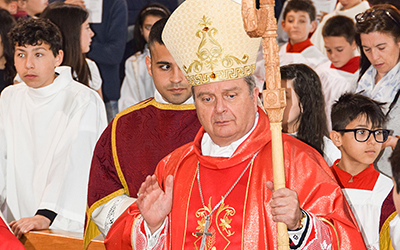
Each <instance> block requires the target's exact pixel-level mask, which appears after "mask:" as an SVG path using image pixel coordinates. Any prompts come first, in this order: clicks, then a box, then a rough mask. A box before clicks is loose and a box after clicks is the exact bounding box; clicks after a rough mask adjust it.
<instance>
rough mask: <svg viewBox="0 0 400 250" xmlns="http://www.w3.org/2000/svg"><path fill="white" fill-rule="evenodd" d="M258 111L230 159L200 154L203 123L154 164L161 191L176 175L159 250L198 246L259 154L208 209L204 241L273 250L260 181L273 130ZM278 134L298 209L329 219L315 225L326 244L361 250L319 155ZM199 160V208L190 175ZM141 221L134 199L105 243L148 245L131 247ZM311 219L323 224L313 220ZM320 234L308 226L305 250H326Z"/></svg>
mask: <svg viewBox="0 0 400 250" xmlns="http://www.w3.org/2000/svg"><path fill="white" fill-rule="evenodd" d="M258 112H259V114H260V119H259V123H258V124H257V126H256V128H255V130H254V131H253V132H252V133H251V134H250V136H249V137H248V138H247V139H246V140H245V141H244V142H243V143H242V144H241V145H240V146H239V147H238V149H237V150H236V151H235V153H234V154H233V155H232V157H230V158H218V157H209V156H203V155H201V149H200V147H201V146H200V145H201V139H202V137H203V134H204V133H205V131H204V129H203V128H201V129H200V131H199V132H198V134H197V135H196V138H195V140H194V142H193V143H189V144H186V145H184V146H182V147H180V148H179V149H177V150H175V151H174V152H173V153H171V154H170V155H168V156H167V157H165V158H164V159H163V160H162V161H161V162H160V163H159V165H158V167H157V169H156V172H155V173H156V175H157V176H158V180H159V183H160V186H161V188H163V184H164V182H165V179H166V177H167V176H168V175H174V177H175V181H174V190H173V191H174V195H173V206H172V211H171V213H170V215H169V216H168V227H167V228H166V229H164V230H166V232H165V233H166V234H165V236H164V234H162V235H161V238H163V237H165V243H164V244H163V246H162V249H174V250H175V249H198V247H199V245H200V241H201V236H199V237H196V234H195V233H196V232H202V230H203V229H204V215H207V214H208V213H209V211H210V210H211V209H212V208H213V207H214V206H215V205H216V204H217V203H218V202H219V201H220V198H221V196H223V195H225V193H226V191H227V190H228V189H229V188H230V187H231V186H232V185H233V183H234V182H235V181H236V180H237V178H238V176H239V175H240V173H241V172H242V171H243V169H245V167H246V166H247V164H248V163H249V162H250V161H251V158H252V157H253V156H254V154H256V153H257V152H258V155H257V157H256V158H255V159H254V162H253V163H251V164H250V167H249V169H248V170H247V171H246V173H245V174H244V175H243V177H242V178H241V179H240V181H239V183H238V184H237V185H236V186H235V188H234V189H233V190H232V193H231V194H229V196H228V197H227V199H226V200H225V201H224V202H223V204H221V206H220V207H219V208H218V209H216V211H215V212H214V213H213V216H212V219H211V224H210V230H209V231H210V232H212V233H213V236H211V237H208V238H207V242H206V249H212V247H216V249H235V250H236V249H246V250H249V249H271V250H272V249H277V240H276V223H275V222H273V220H272V215H271V207H270V206H269V203H270V201H271V191H269V190H268V188H267V187H266V182H267V181H268V180H272V179H273V177H272V158H271V153H272V149H271V132H270V129H269V121H268V117H267V115H265V113H263V111H261V110H260V109H259V111H258ZM282 136H283V146H284V157H285V171H286V184H287V187H289V188H291V189H293V190H296V191H297V193H298V197H299V202H300V207H301V208H302V209H304V210H305V211H307V212H308V213H311V214H313V215H314V216H318V217H322V218H323V219H324V220H326V221H327V222H329V223H327V224H326V225H327V226H324V225H323V227H322V228H321V227H319V229H325V230H327V231H325V235H324V236H325V237H330V238H331V239H332V249H338V243H337V242H338V241H339V242H340V243H339V244H340V245H341V249H365V245H364V242H363V240H362V237H361V234H360V232H359V230H358V228H357V226H356V225H355V222H354V221H355V220H354V217H353V215H352V213H351V210H350V208H349V207H348V205H347V203H346V200H345V197H344V196H343V194H342V191H341V189H340V187H339V185H338V184H337V183H336V181H335V180H334V176H333V175H332V173H331V172H330V170H329V167H328V166H327V164H326V162H325V161H324V159H323V158H322V157H321V155H320V154H319V153H318V152H317V151H316V150H314V149H313V148H311V147H310V146H308V145H306V144H305V143H302V142H301V141H299V140H297V139H295V138H293V137H291V136H287V135H285V134H283V135H282ZM197 164H199V169H200V180H201V189H202V193H203V196H204V202H205V205H206V206H205V207H203V205H202V203H201V199H200V194H199V188H198V183H197V179H196V176H197ZM141 221H142V219H141V216H140V212H139V210H138V208H137V205H136V203H134V204H132V205H131V206H130V207H128V208H127V209H126V211H125V212H124V213H123V214H122V215H121V216H120V217H119V218H118V219H117V220H116V222H115V223H114V224H113V225H112V227H111V229H110V231H109V233H108V235H107V238H106V240H105V244H106V247H107V248H108V249H132V248H133V249H141V248H143V247H144V245H145V244H146V243H145V241H144V240H143V237H142V238H140V239H138V240H136V242H133V243H134V245H132V242H131V233H132V231H133V230H135V232H136V235H139V237H140V236H141V232H143V223H142V224H140V223H141ZM313 221H315V222H316V223H323V222H322V221H321V220H317V219H315V220H313ZM138 224H139V225H138ZM314 226H318V225H316V224H314V225H313V227H314ZM328 231H329V232H328ZM323 233H324V230H322V232H321V231H317V230H314V229H312V230H311V234H310V236H309V238H308V242H307V243H309V244H310V245H313V247H312V248H310V249H326V247H327V246H326V245H324V243H325V241H324V242H322V241H321V242H319V241H318V240H320V239H321V238H323V237H324V236H322V237H320V236H321V234H323ZM336 234H337V235H338V238H337V237H336ZM317 236H318V237H317ZM317 238H318V239H317ZM316 239H317V240H316ZM310 245H309V246H310ZM324 247H325V248H324ZM143 249H144V248H143Z"/></svg>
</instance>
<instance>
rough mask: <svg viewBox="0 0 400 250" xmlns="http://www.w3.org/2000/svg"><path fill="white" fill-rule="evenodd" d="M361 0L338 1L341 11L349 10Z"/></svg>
mask: <svg viewBox="0 0 400 250" xmlns="http://www.w3.org/2000/svg"><path fill="white" fill-rule="evenodd" d="M361 1H362V0H339V2H340V3H341V4H342V5H343V10H347V9H351V8H353V7H354V6H356V5H357V4H359V3H361Z"/></svg>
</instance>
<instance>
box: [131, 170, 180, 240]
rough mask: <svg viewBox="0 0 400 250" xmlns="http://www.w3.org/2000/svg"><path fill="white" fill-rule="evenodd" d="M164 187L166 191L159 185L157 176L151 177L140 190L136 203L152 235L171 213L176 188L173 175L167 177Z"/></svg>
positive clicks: (148, 177)
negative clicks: (174, 188)
mask: <svg viewBox="0 0 400 250" xmlns="http://www.w3.org/2000/svg"><path fill="white" fill-rule="evenodd" d="M164 186H165V191H163V190H162V189H161V188H160V186H159V185H158V182H157V176H156V175H153V176H150V175H149V176H147V177H146V180H145V181H144V182H143V183H142V185H141V186H140V189H139V193H138V199H137V201H136V203H137V206H138V208H139V210H140V213H141V215H142V217H143V219H144V220H145V221H146V223H147V226H148V228H149V229H150V231H151V233H152V234H153V233H154V232H155V231H157V229H159V228H160V227H161V225H162V224H163V222H164V220H165V218H167V216H168V214H169V213H170V212H171V209H172V192H173V187H174V177H173V176H172V175H169V176H167V179H166V180H165V185H164Z"/></svg>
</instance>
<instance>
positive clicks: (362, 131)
mask: <svg viewBox="0 0 400 250" xmlns="http://www.w3.org/2000/svg"><path fill="white" fill-rule="evenodd" d="M335 131H337V132H343V133H347V132H353V133H354V139H356V141H358V142H365V141H367V140H368V139H369V136H370V135H371V134H373V135H374V138H375V141H376V142H378V143H384V142H385V141H386V140H387V139H388V137H389V135H390V134H391V132H392V131H391V130H388V129H377V130H369V129H366V128H356V129H338V130H335Z"/></svg>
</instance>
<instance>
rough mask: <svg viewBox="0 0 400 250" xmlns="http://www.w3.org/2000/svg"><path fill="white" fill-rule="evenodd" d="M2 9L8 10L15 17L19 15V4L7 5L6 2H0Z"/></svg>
mask: <svg viewBox="0 0 400 250" xmlns="http://www.w3.org/2000/svg"><path fill="white" fill-rule="evenodd" d="M0 8H2V9H5V10H7V11H8V12H10V14H12V15H14V14H16V13H17V8H18V2H17V1H12V2H11V3H6V1H5V0H0Z"/></svg>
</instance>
